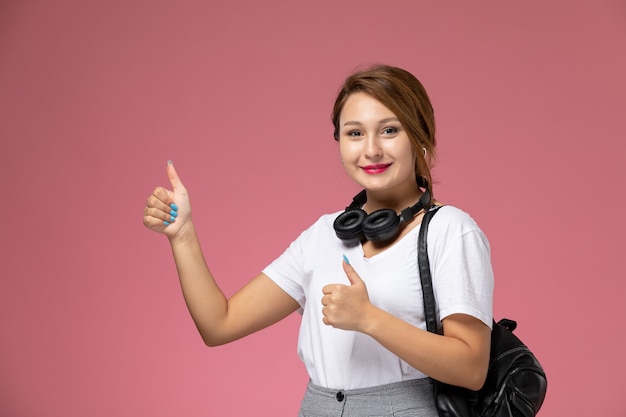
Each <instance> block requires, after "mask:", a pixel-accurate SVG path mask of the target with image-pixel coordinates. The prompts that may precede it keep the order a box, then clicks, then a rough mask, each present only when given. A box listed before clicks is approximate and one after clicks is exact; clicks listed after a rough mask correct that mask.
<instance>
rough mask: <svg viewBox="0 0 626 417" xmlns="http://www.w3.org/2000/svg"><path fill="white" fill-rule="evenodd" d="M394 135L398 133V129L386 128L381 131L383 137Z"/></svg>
mask: <svg viewBox="0 0 626 417" xmlns="http://www.w3.org/2000/svg"><path fill="white" fill-rule="evenodd" d="M395 133H398V128H396V127H387V128H385V129H383V134H385V135H393V134H395Z"/></svg>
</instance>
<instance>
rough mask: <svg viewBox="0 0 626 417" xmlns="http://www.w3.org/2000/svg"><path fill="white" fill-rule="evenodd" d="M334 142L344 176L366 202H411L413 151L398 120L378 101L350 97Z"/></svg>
mask: <svg viewBox="0 0 626 417" xmlns="http://www.w3.org/2000/svg"><path fill="white" fill-rule="evenodd" d="M338 140H339V149H340V153H341V159H342V161H343V166H344V168H345V170H346V172H347V173H348V175H349V176H350V178H352V180H354V181H355V182H356V183H357V184H359V185H360V186H362V187H363V188H365V189H366V190H367V192H368V199H369V198H370V196H372V195H374V194H375V195H378V196H380V198H384V199H389V198H393V199H405V198H406V197H408V198H413V196H414V195H415V193H416V192H418V190H417V186H416V181H415V150H414V148H413V146H412V145H411V141H410V140H409V137H408V135H407V132H406V130H405V129H404V128H403V126H402V123H400V120H399V119H398V118H397V117H396V115H395V114H394V113H393V112H392V111H391V110H389V109H388V108H387V107H385V106H384V105H383V104H382V103H381V102H380V101H378V100H376V99H375V98H373V97H372V96H370V95H369V94H366V93H363V92H356V93H353V94H351V95H350V96H349V97H348V98H347V99H346V101H345V104H344V106H343V109H342V110H341V114H340V117H339V131H338ZM398 196H402V197H401V198H399V197H398ZM405 196H406V197H405Z"/></svg>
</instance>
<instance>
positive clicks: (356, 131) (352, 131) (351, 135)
mask: <svg viewBox="0 0 626 417" xmlns="http://www.w3.org/2000/svg"><path fill="white" fill-rule="evenodd" d="M348 136H350V137H353V138H356V137H359V136H361V132H359V131H358V130H351V131H350V132H348Z"/></svg>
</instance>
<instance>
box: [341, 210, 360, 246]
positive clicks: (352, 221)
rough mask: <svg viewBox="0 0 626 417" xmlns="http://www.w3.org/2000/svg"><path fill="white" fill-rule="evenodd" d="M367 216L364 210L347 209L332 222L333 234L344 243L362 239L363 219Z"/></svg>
mask: <svg viewBox="0 0 626 417" xmlns="http://www.w3.org/2000/svg"><path fill="white" fill-rule="evenodd" d="M366 217H367V213H366V212H365V211H364V210H361V209H356V210H348V211H346V212H344V213H341V214H340V215H339V216H338V217H337V218H336V219H335V221H334V222H333V228H334V229H335V234H336V235H337V237H338V238H339V239H341V240H343V241H344V242H346V243H358V242H360V241H362V240H363V221H364V220H365V218H366Z"/></svg>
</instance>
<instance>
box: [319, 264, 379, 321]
mask: <svg viewBox="0 0 626 417" xmlns="http://www.w3.org/2000/svg"><path fill="white" fill-rule="evenodd" d="M342 265H343V270H344V271H345V273H346V276H347V277H348V280H349V281H350V285H343V284H329V285H326V286H324V288H322V293H323V294H324V296H323V297H322V306H323V307H322V314H323V316H324V317H323V319H322V320H323V322H324V324H326V325H329V326H333V327H335V328H338V329H343V330H356V331H363V325H364V323H366V317H367V313H368V311H369V310H370V309H371V308H372V307H373V305H372V303H370V299H369V294H368V293H367V287H366V285H365V282H363V280H362V279H361V277H360V276H359V274H357V273H356V271H355V270H354V268H352V266H351V265H350V264H349V263H347V262H346V261H345V260H344V261H343V264H342Z"/></svg>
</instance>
